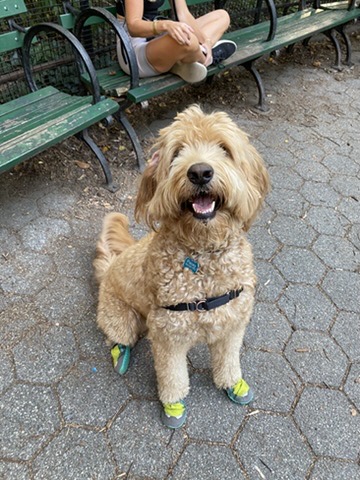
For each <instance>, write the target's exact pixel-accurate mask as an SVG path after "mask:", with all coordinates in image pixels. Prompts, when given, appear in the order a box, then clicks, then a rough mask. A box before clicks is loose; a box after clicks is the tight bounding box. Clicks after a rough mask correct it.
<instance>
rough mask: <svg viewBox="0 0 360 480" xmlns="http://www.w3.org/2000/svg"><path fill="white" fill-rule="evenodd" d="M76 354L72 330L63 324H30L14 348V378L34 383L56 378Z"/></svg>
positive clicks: (62, 372)
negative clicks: (15, 376) (56, 325)
mask: <svg viewBox="0 0 360 480" xmlns="http://www.w3.org/2000/svg"><path fill="white" fill-rule="evenodd" d="M78 356H79V355H78V352H77V348H76V344H75V339H74V335H73V332H72V331H71V329H70V328H66V327H55V326H50V327H49V326H46V325H40V326H37V327H34V328H33V329H31V330H30V331H29V332H28V334H27V335H26V336H25V337H24V338H23V340H22V341H21V342H20V343H19V344H18V345H17V347H16V348H15V349H14V360H15V365H16V373H17V376H18V378H20V379H21V380H25V381H29V382H38V383H51V382H54V381H57V380H59V379H60V377H61V376H62V375H63V374H64V373H65V372H66V371H67V370H69V368H70V367H71V366H72V365H73V364H74V363H75V361H76V360H77V359H78Z"/></svg>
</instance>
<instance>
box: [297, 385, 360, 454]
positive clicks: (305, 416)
mask: <svg viewBox="0 0 360 480" xmlns="http://www.w3.org/2000/svg"><path fill="white" fill-rule="evenodd" d="M350 407H351V405H350V403H349V401H348V400H347V398H346V397H345V395H344V394H343V393H341V392H339V391H334V390H327V389H320V388H315V387H307V388H305V390H304V391H303V393H302V395H301V398H300V400H299V403H298V404H297V406H296V408H295V414H294V415H295V419H296V421H297V423H298V424H299V427H300V429H301V431H302V432H303V433H304V434H305V436H306V437H307V439H308V440H309V443H310V445H311V447H312V448H313V450H314V453H315V454H316V455H324V456H329V457H337V458H341V459H344V460H356V459H357V457H358V455H359V429H360V415H356V416H352V415H351V408H350ZM314 419H316V421H314Z"/></svg>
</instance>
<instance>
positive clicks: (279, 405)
mask: <svg viewBox="0 0 360 480" xmlns="http://www.w3.org/2000/svg"><path fill="white" fill-rule="evenodd" d="M241 366H242V372H243V376H244V378H245V380H246V381H247V382H248V383H249V385H251V387H252V388H253V390H254V392H255V399H254V401H253V402H252V404H251V406H252V407H253V408H260V409H263V410H271V411H273V412H278V413H288V412H289V410H290V408H291V406H292V404H293V402H294V400H295V396H296V394H297V392H298V389H299V387H300V380H299V379H298V377H297V376H296V374H295V373H294V372H293V370H292V369H291V368H290V366H289V364H288V363H287V362H286V360H285V359H284V358H283V357H282V356H281V355H279V354H277V353H269V352H256V351H253V350H248V351H247V352H246V354H245V355H244V356H243V357H242V359H241Z"/></svg>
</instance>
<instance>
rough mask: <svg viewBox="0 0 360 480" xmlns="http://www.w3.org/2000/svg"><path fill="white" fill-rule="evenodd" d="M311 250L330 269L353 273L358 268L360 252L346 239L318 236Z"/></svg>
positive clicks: (359, 265)
mask: <svg viewBox="0 0 360 480" xmlns="http://www.w3.org/2000/svg"><path fill="white" fill-rule="evenodd" d="M312 250H313V251H314V252H315V253H316V255H317V256H318V257H319V258H321V260H322V261H323V262H324V263H325V264H326V265H328V266H329V267H331V268H334V269H341V270H350V271H351V272H354V271H356V270H357V269H358V268H359V267H360V251H359V250H357V249H356V248H355V247H354V245H353V244H352V243H350V242H349V240H347V239H346V238H340V237H334V236H329V235H320V237H319V238H318V239H317V240H316V241H315V243H314V245H313V246H312Z"/></svg>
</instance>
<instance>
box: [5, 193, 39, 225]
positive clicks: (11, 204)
mask: <svg viewBox="0 0 360 480" xmlns="http://www.w3.org/2000/svg"><path fill="white" fill-rule="evenodd" d="M39 215H40V212H39V210H38V208H37V203H36V199H35V200H34V199H32V198H30V197H29V196H28V195H26V196H24V197H20V196H18V197H16V198H12V199H11V201H9V200H7V201H4V202H2V203H1V225H2V226H4V227H11V229H13V230H19V229H20V228H22V227H24V226H25V225H27V224H28V223H29V222H31V221H32V220H34V219H35V218H37V217H38V216H39Z"/></svg>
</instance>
